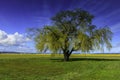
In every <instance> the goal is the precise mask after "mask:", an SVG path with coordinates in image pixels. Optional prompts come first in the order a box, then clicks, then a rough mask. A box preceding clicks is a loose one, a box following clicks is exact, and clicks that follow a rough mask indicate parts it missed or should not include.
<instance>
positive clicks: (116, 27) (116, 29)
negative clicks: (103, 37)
mask: <svg viewBox="0 0 120 80" xmlns="http://www.w3.org/2000/svg"><path fill="white" fill-rule="evenodd" d="M111 30H112V31H113V32H114V33H116V32H119V31H120V22H119V23H117V24H115V25H112V26H111Z"/></svg>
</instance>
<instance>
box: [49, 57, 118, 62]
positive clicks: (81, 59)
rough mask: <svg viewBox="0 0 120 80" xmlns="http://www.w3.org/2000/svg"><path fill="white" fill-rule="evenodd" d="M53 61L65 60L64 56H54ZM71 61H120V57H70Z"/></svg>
mask: <svg viewBox="0 0 120 80" xmlns="http://www.w3.org/2000/svg"><path fill="white" fill-rule="evenodd" d="M50 60H52V61H57V62H61V61H64V60H63V59H62V58H53V59H50ZM71 61H120V59H115V58H111V59H110V58H109V59H107V58H70V60H69V62H71Z"/></svg>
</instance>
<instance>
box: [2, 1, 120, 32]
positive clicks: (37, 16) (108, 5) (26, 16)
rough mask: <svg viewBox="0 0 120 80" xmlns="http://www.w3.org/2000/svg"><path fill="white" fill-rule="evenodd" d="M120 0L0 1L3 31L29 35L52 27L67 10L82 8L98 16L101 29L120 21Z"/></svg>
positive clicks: (97, 20) (97, 21)
mask: <svg viewBox="0 0 120 80" xmlns="http://www.w3.org/2000/svg"><path fill="white" fill-rule="evenodd" d="M119 3H120V1H119V0H0V29H2V30H5V31H7V32H9V33H13V32H16V31H18V32H20V33H22V32H25V29H26V28H27V27H38V26H43V25H46V24H50V18H51V17H52V16H53V15H55V14H56V13H57V12H59V11H61V10H66V9H74V8H82V9H85V10H87V11H89V12H90V13H91V14H93V15H94V16H95V19H94V23H95V24H96V25H98V26H103V25H109V26H112V25H114V24H116V23H118V22H119V21H120V15H119V14H120V5H119Z"/></svg>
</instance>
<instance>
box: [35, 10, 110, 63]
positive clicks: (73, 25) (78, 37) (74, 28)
mask: <svg viewBox="0 0 120 80" xmlns="http://www.w3.org/2000/svg"><path fill="white" fill-rule="evenodd" d="M93 18H94V16H93V15H91V14H90V13H89V12H87V11H85V10H82V9H74V10H66V11H61V12H59V13H57V14H56V15H55V16H54V17H52V21H53V24H52V26H45V27H44V28H42V29H36V34H37V35H35V36H34V38H35V42H36V48H37V49H38V50H39V51H46V50H50V51H52V52H53V53H59V52H62V53H63V55H64V61H69V57H70V55H71V54H72V52H73V51H81V52H90V51H91V50H96V49H97V50H101V49H104V46H106V48H107V49H109V50H110V48H112V45H111V43H110V42H111V39H112V32H111V30H110V29H109V27H107V26H106V27H103V28H97V27H96V26H95V25H93V24H92V20H93Z"/></svg>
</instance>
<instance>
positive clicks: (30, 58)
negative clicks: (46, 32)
mask: <svg viewBox="0 0 120 80" xmlns="http://www.w3.org/2000/svg"><path fill="white" fill-rule="evenodd" d="M0 80H120V55H117V54H114V55H111V54H107V55H106V54H102V55H101V54H98V55H72V57H71V60H70V61H69V62H63V61H62V55H57V56H55V57H51V56H50V55H39V54H28V55H27V54H0Z"/></svg>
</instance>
